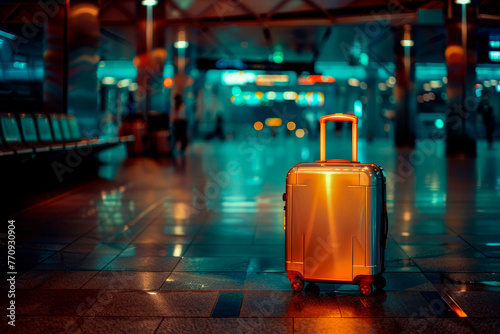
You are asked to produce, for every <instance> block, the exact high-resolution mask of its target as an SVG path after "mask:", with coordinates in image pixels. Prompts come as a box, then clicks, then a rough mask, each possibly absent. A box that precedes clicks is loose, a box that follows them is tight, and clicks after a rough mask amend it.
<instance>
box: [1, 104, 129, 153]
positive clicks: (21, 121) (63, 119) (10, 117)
mask: <svg viewBox="0 0 500 334" xmlns="http://www.w3.org/2000/svg"><path fill="white" fill-rule="evenodd" d="M0 124H1V126H0V130H1V131H0V156H9V155H25V154H31V155H33V154H37V153H43V152H50V151H60V150H70V149H75V148H77V147H89V146H91V147H96V148H98V151H100V150H102V149H104V148H108V147H111V146H114V145H116V144H119V143H121V142H132V141H134V136H121V137H116V138H106V139H104V138H83V137H82V135H81V132H80V128H79V126H78V121H77V118H76V117H75V116H74V115H64V114H49V115H45V114H17V117H16V115H14V114H12V113H4V114H0Z"/></svg>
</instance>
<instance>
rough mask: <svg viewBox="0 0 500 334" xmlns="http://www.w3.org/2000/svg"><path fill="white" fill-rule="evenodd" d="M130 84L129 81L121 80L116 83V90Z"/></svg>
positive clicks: (130, 81)
mask: <svg viewBox="0 0 500 334" xmlns="http://www.w3.org/2000/svg"><path fill="white" fill-rule="evenodd" d="M131 83H132V80H130V79H123V80H120V81H118V83H117V84H116V86H117V87H118V88H124V87H128V86H130V84H131Z"/></svg>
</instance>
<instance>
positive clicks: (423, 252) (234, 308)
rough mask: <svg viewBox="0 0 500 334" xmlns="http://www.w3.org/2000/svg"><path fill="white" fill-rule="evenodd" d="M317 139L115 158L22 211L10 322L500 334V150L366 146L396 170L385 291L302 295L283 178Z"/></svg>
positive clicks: (178, 329) (363, 152)
mask: <svg viewBox="0 0 500 334" xmlns="http://www.w3.org/2000/svg"><path fill="white" fill-rule="evenodd" d="M335 140H337V141H339V142H340V144H339V145H332V147H333V146H335V147H336V148H337V149H338V148H339V147H343V148H344V149H343V150H342V151H341V152H334V151H332V152H330V154H329V155H330V156H332V157H334V156H337V157H339V156H341V157H342V156H345V157H347V155H348V152H349V143H348V142H347V141H346V140H345V139H342V138H337V139H335ZM317 146H319V145H318V143H317V139H314V140H311V141H308V140H306V139H305V138H304V139H301V140H298V139H296V138H294V139H292V138H288V139H283V138H281V139H280V138H268V137H253V138H252V137H251V138H249V139H247V140H245V141H243V142H225V143H220V142H213V143H208V144H207V143H196V144H194V145H192V146H191V148H190V151H189V152H188V154H187V155H186V157H185V159H183V158H181V157H177V158H175V159H162V160H153V159H149V158H137V159H129V160H127V161H124V162H123V163H121V161H120V160H119V159H118V158H117V156H119V153H116V152H112V151H110V152H109V153H108V154H106V155H105V156H104V157H103V159H105V160H107V161H108V162H109V164H108V165H107V166H103V168H102V176H104V177H106V178H107V180H96V181H95V182H93V183H89V184H88V185H86V186H84V187H82V188H78V189H76V190H75V191H74V192H71V193H69V194H66V195H65V196H62V197H59V198H57V199H55V200H53V201H48V202H46V203H44V204H43V205H40V206H36V207H33V208H31V209H30V210H27V211H24V212H21V213H18V214H16V215H13V216H12V217H9V218H15V219H16V229H17V243H18V248H17V268H18V272H19V273H23V274H21V275H19V276H18V279H17V286H16V288H17V293H16V305H17V325H16V327H15V328H14V329H13V328H9V329H10V330H11V331H12V332H19V333H28V332H29V333H60V332H68V333H73V332H81V333H87V332H100V333H153V332H156V333H168V332H172V333H183V332H189V333H206V332H214V333H219V332H220V333H230V332H241V333H249V332H275V333H288V332H297V333H319V332H328V331H331V332H340V333H346V332H355V333H363V332H377V333H378V332H380V333H391V332H395V333H397V332H429V333H431V332H467V333H468V332H479V333H492V332H494V331H496V332H498V331H500V320H499V314H500V312H499V310H500V168H499V167H500V149H498V147H500V145H498V144H497V146H496V147H497V148H496V149H488V148H487V147H486V145H485V144H484V143H482V142H479V144H478V147H479V157H478V158H477V159H475V160H447V159H446V158H444V157H443V145H442V143H437V144H436V143H431V142H426V143H421V145H420V146H419V147H418V148H417V150H416V151H415V152H414V153H410V152H396V151H395V150H394V148H393V147H392V145H391V144H390V142H389V141H376V142H374V143H372V144H369V145H368V144H366V143H364V142H360V153H359V159H360V161H362V162H373V163H377V164H380V165H382V166H384V168H385V169H386V170H387V174H388V186H387V189H388V201H389V202H388V207H389V211H390V240H389V242H388V249H387V264H388V267H387V273H386V274H385V277H386V278H387V282H388V283H387V287H386V288H385V290H384V291H378V292H376V293H375V294H373V295H372V296H370V297H361V296H360V295H359V294H358V292H357V287H353V286H347V285H336V284H335V285H334V284H318V285H319V287H320V289H321V290H320V292H318V291H317V289H313V288H312V287H309V288H307V287H306V290H305V291H304V292H303V293H292V291H291V290H290V287H289V282H288V280H287V279H286V275H285V274H284V270H283V252H284V235H283V202H282V199H281V194H282V193H283V191H284V181H285V179H284V178H285V174H286V172H287V170H288V169H289V168H290V167H291V166H293V165H294V164H295V163H298V162H301V161H313V160H315V159H316V158H317V157H318V155H319V153H318V150H317ZM4 292H5V293H6V290H5V289H4ZM1 301H2V303H1V307H0V309H1V310H2V311H1V312H2V314H5V313H6V298H4V296H2V298H1ZM445 301H446V302H445ZM450 306H451V307H450ZM457 306H458V307H459V308H460V309H461V310H460V309H459V308H458V307H457ZM459 315H461V316H464V315H467V317H459ZM6 328H7V326H6V321H5V318H4V320H3V321H2V323H1V324H0V330H1V331H2V332H3V331H4V330H5V329H6Z"/></svg>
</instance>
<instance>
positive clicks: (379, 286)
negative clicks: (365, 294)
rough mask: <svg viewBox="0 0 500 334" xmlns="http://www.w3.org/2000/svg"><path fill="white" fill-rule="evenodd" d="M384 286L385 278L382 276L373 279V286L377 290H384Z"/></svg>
mask: <svg viewBox="0 0 500 334" xmlns="http://www.w3.org/2000/svg"><path fill="white" fill-rule="evenodd" d="M386 284H387V281H386V280H385V278H384V277H383V276H377V278H375V281H374V282H373V286H374V287H375V289H377V290H381V289H383V288H385V285H386Z"/></svg>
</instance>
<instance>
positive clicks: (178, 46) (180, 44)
mask: <svg viewBox="0 0 500 334" xmlns="http://www.w3.org/2000/svg"><path fill="white" fill-rule="evenodd" d="M188 46H189V43H188V42H186V41H177V42H175V43H174V48H176V49H185V48H187V47H188Z"/></svg>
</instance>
